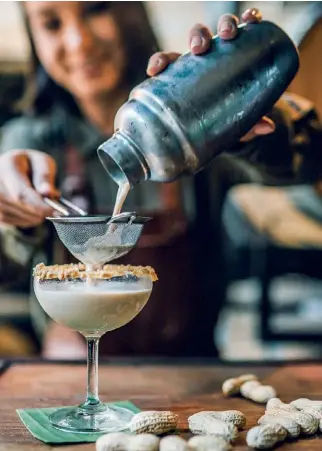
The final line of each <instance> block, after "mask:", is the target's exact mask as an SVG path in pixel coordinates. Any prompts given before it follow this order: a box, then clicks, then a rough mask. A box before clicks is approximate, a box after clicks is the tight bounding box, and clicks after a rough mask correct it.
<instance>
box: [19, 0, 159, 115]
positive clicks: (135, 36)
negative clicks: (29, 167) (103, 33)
mask: <svg viewBox="0 0 322 451" xmlns="http://www.w3.org/2000/svg"><path fill="white" fill-rule="evenodd" d="M109 3H110V11H111V13H112V14H113V17H114V19H115V21H116V23H117V25H118V26H119V29H120V32H121V36H122V40H123V42H124V48H125V57H126V61H127V63H126V72H125V75H124V79H123V81H122V82H123V85H125V86H128V88H129V90H130V89H131V88H133V87H134V86H135V85H137V84H138V83H140V82H141V81H143V80H144V79H145V78H146V66H147V62H148V60H149V58H150V56H151V55H152V54H153V53H154V52H156V51H157V50H158V43H157V39H156V37H155V35H154V32H153V30H152V27H151V25H150V22H149V19H148V16H147V13H146V10H145V7H144V6H143V4H142V2H136V1H135V2H118V1H112V2H109ZM20 5H21V8H22V14H23V18H24V22H25V26H26V31H27V35H28V38H29V41H30V48H31V60H30V72H29V75H28V78H27V86H26V93H27V94H26V97H27V98H28V101H27V112H28V113H29V114H42V113H46V112H47V111H49V110H50V109H51V108H52V106H53V105H54V104H57V103H59V105H60V106H62V107H63V108H64V109H66V110H67V111H68V112H69V113H72V114H76V115H79V114H80V113H79V109H78V107H77V105H76V102H75V100H74V98H73V96H72V95H71V94H70V93H69V92H68V91H67V90H66V89H64V88H63V87H61V86H59V85H58V84H57V83H55V81H54V80H53V79H52V78H50V76H49V75H48V74H47V72H46V71H45V69H44V67H43V66H42V64H41V62H40V61H39V58H38V55H37V52H36V49H35V45H34V42H33V38H32V33H31V30H30V24H29V20H28V17H27V14H26V12H25V9H24V7H23V3H22V4H20Z"/></svg>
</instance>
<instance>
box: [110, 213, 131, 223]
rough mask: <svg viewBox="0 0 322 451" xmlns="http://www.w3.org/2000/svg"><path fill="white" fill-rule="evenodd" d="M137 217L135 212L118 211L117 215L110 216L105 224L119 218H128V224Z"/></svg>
mask: <svg viewBox="0 0 322 451" xmlns="http://www.w3.org/2000/svg"><path fill="white" fill-rule="evenodd" d="M136 218H137V213H135V212H129V213H119V214H118V215H115V216H112V217H111V219H110V220H109V221H108V223H107V224H112V223H113V222H115V221H117V220H119V219H128V220H129V222H128V224H132V222H133V221H134V220H135V219H136Z"/></svg>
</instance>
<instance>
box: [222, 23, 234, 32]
mask: <svg viewBox="0 0 322 451" xmlns="http://www.w3.org/2000/svg"><path fill="white" fill-rule="evenodd" d="M232 30H233V24H232V23H231V22H229V21H228V20H224V21H223V22H222V23H221V24H220V32H223V33H227V32H231V31H232Z"/></svg>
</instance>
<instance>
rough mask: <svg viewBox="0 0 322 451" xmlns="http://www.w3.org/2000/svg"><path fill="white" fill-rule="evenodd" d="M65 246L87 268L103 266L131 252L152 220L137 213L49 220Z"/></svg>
mask: <svg viewBox="0 0 322 451" xmlns="http://www.w3.org/2000/svg"><path fill="white" fill-rule="evenodd" d="M47 219H48V220H49V221H51V222H52V223H53V224H54V226H55V228H56V231H57V234H58V236H59V238H60V240H61V241H62V243H63V244H64V245H65V246H66V247H67V249H68V250H69V251H70V252H71V253H72V254H73V255H74V257H76V258H77V260H79V261H81V262H82V263H84V264H85V265H87V266H88V265H90V266H94V267H95V266H101V265H103V264H105V263H108V262H110V261H112V260H115V259H117V258H120V257H122V256H123V255H126V254H127V253H128V252H130V251H131V250H132V249H133V247H134V246H135V245H136V243H137V241H138V239H139V238H140V235H141V233H142V230H143V226H144V224H145V223H146V222H147V221H149V219H150V218H143V217H139V216H137V215H136V213H121V214H119V215H116V216H113V217H110V216H74V217H70V216H68V217H57V218H47Z"/></svg>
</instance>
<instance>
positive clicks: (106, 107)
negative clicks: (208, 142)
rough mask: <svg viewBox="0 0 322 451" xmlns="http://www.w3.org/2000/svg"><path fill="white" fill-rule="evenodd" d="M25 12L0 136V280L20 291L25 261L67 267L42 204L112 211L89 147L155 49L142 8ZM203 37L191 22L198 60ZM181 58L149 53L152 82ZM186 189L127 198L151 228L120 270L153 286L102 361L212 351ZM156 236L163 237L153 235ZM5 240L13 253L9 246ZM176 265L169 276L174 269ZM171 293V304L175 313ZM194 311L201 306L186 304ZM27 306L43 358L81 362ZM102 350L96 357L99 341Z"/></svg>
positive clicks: (57, 329) (109, 124)
mask: <svg viewBox="0 0 322 451" xmlns="http://www.w3.org/2000/svg"><path fill="white" fill-rule="evenodd" d="M22 9H23V14H24V16H25V21H26V25H27V31H28V34H29V38H30V43H31V50H32V73H31V80H30V82H31V83H32V84H31V85H30V86H29V91H28V99H27V100H29V104H28V107H27V108H26V112H25V114H24V115H23V116H22V117H21V118H19V119H17V120H14V121H12V122H11V123H8V124H7V125H6V126H5V127H4V129H3V131H2V141H1V150H2V155H1V156H0V184H1V187H2V192H1V193H0V219H1V223H2V240H3V245H2V249H3V250H5V251H4V252H3V253H4V255H3V257H2V258H3V260H2V261H4V262H5V263H4V264H3V265H2V268H1V272H2V274H1V276H2V280H3V281H6V282H8V280H12V281H14V282H15V283H17V282H19V283H21V284H26V281H28V280H29V277H30V270H31V266H32V265H33V264H35V263H37V262H39V261H46V262H48V261H52V260H54V261H55V262H56V263H63V262H64V263H65V262H66V259H67V258H69V257H67V255H66V252H65V253H64V252H62V247H61V246H59V243H57V240H56V237H55V235H53V237H55V239H54V241H55V246H52V245H51V242H52V240H50V239H49V238H50V237H51V236H52V235H48V234H50V233H51V232H50V231H48V228H47V227H44V221H45V217H46V216H49V215H52V214H53V212H52V210H51V209H50V208H49V207H48V206H47V204H46V203H45V202H44V201H43V196H48V197H57V196H58V195H59V191H61V192H63V194H65V195H66V196H68V197H69V198H71V200H74V201H75V202H81V203H82V204H81V206H83V207H84V208H86V209H87V210H89V211H91V212H96V213H110V212H111V211H112V207H113V203H114V200H115V197H116V186H115V185H114V184H113V183H112V182H111V181H110V180H109V179H108V177H107V176H106V173H105V172H104V170H103V168H102V167H101V165H100V162H99V160H98V158H97V156H96V149H97V147H98V145H99V144H100V143H101V142H103V141H104V140H106V139H107V138H108V137H109V136H110V135H111V134H112V133H113V120H114V116H115V113H116V111H117V110H118V108H119V107H120V106H121V105H122V104H123V103H124V102H125V101H126V99H127V97H128V95H129V92H130V90H131V88H132V87H133V86H135V85H136V84H137V83H139V82H140V81H141V80H142V79H143V78H144V77H145V70H146V69H145V66H146V63H147V61H148V57H149V56H150V55H151V54H152V53H153V51H155V50H156V48H157V43H156V39H155V37H154V35H153V32H152V30H151V27H150V25H149V23H148V19H147V16H146V14H145V11H144V8H143V5H142V4H141V3H139V2H95V1H90V2H47V1H40V2H25V3H24V4H23V5H22ZM243 20H245V21H255V22H256V21H258V20H260V15H259V13H258V11H257V10H248V11H247V12H246V13H245V14H244V16H243ZM218 30H219V34H220V36H221V37H222V38H224V39H230V38H233V37H234V36H235V35H236V33H237V19H236V18H234V17H232V16H223V17H222V18H221V19H220V21H219V24H218ZM210 38H211V33H210V31H209V30H207V29H206V28H205V27H203V26H200V25H197V26H196V27H195V28H193V29H192V31H191V32H190V36H189V43H190V48H191V51H192V52H193V53H194V54H201V53H203V52H204V51H206V50H207V48H208V46H209V42H210ZM178 56H179V55H178V54H177V53H169V54H164V53H156V54H154V55H153V56H152V57H151V58H150V60H149V64H148V68H147V74H148V75H149V76H153V75H156V74H157V73H158V72H160V71H162V70H163V69H164V68H165V67H166V66H167V65H168V64H169V63H171V62H172V61H174V60H175V59H176V58H177V57H178ZM273 130H274V124H273V123H272V121H271V120H269V119H267V118H264V119H263V120H262V121H261V122H260V123H259V124H258V125H257V126H255V128H254V129H253V130H252V131H251V132H250V133H249V134H248V136H247V137H245V140H247V139H251V138H252V137H254V136H256V135H257V134H266V133H270V132H272V131H273ZM188 183H189V182H185V184H184V183H183V182H178V183H175V184H171V185H165V186H162V185H155V184H151V183H145V184H144V186H143V185H142V186H140V187H139V188H136V189H135V190H133V192H131V193H130V195H129V196H128V199H127V202H126V204H125V209H126V210H136V211H139V212H141V213H143V212H146V213H148V214H152V216H154V217H155V218H157V219H156V220H155V221H153V222H154V226H153V227H154V230H152V231H151V232H150V233H148V235H147V237H145V238H144V240H143V241H142V243H143V245H144V246H145V248H143V249H138V250H136V251H134V252H133V254H131V256H129V257H128V259H127V260H126V261H127V262H131V261H133V262H134V263H140V264H151V265H153V266H154V267H155V268H156V270H157V272H158V273H159V275H160V279H161V282H160V283H159V284H158V286H156V287H155V290H154V294H153V297H152V299H151V301H150V303H149V305H148V306H147V307H146V308H145V309H144V311H143V312H142V313H141V315H139V317H138V318H137V319H136V320H134V321H133V322H132V323H130V325H128V326H127V327H126V328H123V329H120V330H119V331H115V332H112V333H110V334H108V335H109V336H108V338H107V341H106V346H105V352H108V353H123V354H131V353H132V352H135V353H141V354H149V353H150V354H151V353H155V354H156V353H160V354H171V353H172V354H180V355H182V354H187V355H191V354H192V355H193V354H196V355H197V354H199V355H214V353H215V351H214V347H213V343H212V341H213V340H212V327H213V324H214V321H215V319H214V316H215V312H214V311H213V310H214V306H209V304H207V303H206V301H205V304H203V301H202V302H201V301H199V299H198V288H199V287H198V280H195V281H193V280H192V281H191V275H192V274H194V273H195V267H194V265H193V262H191V260H193V258H191V253H190V252H193V244H191V240H190V238H189V218H188V215H187V209H185V208H184V202H183V201H182V197H184V196H185V195H186V193H187V192H188V191H187V190H188V189H189V187H188ZM186 197H187V196H186ZM188 197H189V196H188ZM190 203H191V199H190ZM158 227H160V230H161V233H156V231H155V229H157V228H158ZM9 242H10V243H11V244H12V243H13V242H15V243H16V245H15V246H12V245H10V246H6V243H9ZM170 243H171V246H169V244H170ZM18 245H20V246H18ZM153 248H155V249H156V250H157V252H156V253H155V250H153V252H152V250H151V249H153ZM22 249H23V252H22ZM16 250H18V251H17V252H16V253H15V251H16ZM174 255H176V258H174ZM173 263H174V264H175V266H176V274H174V271H173V269H172V268H171V267H170V265H172V264H173ZM5 268H7V271H6V270H5ZM17 275H18V276H19V277H18V278H19V281H17ZM189 279H190V283H189ZM179 280H182V281H183V282H182V283H179V282H178V281H179ZM27 283H28V282H27ZM167 286H171V293H169V291H167V290H168V288H167ZM199 290H200V288H199ZM169 295H172V296H173V297H174V302H173V303H171V305H169V301H168V300H167V299H168V298H169ZM167 302H168V303H167ZM196 302H199V303H200V305H197V306H196V305H195V306H194V305H193V304H196ZM31 305H32V307H31V308H32V309H36V308H37V311H35V312H34V315H33V316H34V318H36V327H37V328H38V330H39V331H40V332H41V333H42V334H43V333H44V332H46V333H45V338H44V340H45V341H44V343H45V345H44V355H45V356H47V357H63V353H65V356H66V357H77V356H82V355H83V353H84V352H85V348H84V346H83V343H82V341H80V338H79V337H78V335H76V334H74V333H73V332H71V331H69V330H67V329H64V328H63V327H61V326H59V325H57V324H51V326H50V327H48V326H47V321H46V320H45V317H44V316H41V315H42V311H41V310H40V309H39V308H38V307H37V305H38V304H37V303H32V304H31ZM208 307H209V309H210V310H209V311H208V310H207V309H208ZM215 310H216V308H215ZM200 312H202V313H200ZM206 323H207V325H206ZM200 324H201V328H200V329H201V330H202V331H203V332H205V333H203V332H202V333H200V334H199V333H198V335H199V340H197V342H196V340H195V337H194V332H196V327H197V328H198V325H200ZM196 333H197V332H196ZM102 347H103V350H104V341H103V342H102Z"/></svg>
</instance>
